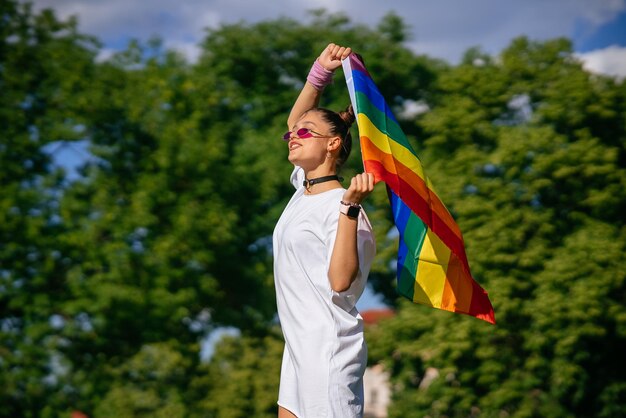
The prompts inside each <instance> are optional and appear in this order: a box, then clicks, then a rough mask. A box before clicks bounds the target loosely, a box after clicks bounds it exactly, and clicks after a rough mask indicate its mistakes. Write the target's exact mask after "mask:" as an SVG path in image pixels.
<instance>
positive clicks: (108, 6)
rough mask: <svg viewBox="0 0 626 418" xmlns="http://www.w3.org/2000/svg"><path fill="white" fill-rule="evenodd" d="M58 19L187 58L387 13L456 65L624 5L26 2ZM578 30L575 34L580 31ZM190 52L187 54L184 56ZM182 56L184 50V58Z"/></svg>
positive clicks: (591, 21) (619, 0)
mask: <svg viewBox="0 0 626 418" xmlns="http://www.w3.org/2000/svg"><path fill="white" fill-rule="evenodd" d="M34 3H35V6H36V7H37V8H42V7H51V8H53V9H55V10H56V11H57V13H58V14H59V15H60V16H61V17H67V16H69V15H71V14H78V15H79V23H80V29H81V30H82V31H83V32H86V33H90V34H94V35H96V36H98V37H99V38H100V39H101V40H103V41H104V42H105V44H106V46H107V47H109V48H111V47H112V48H122V47H123V46H124V45H125V43H126V40H127V39H128V38H130V37H136V38H139V39H143V40H145V39H147V38H149V37H150V36H152V35H154V34H159V35H160V36H161V37H162V38H163V39H164V41H165V44H166V45H182V46H184V47H185V48H186V51H187V52H186V54H189V53H191V54H192V55H193V54H195V52H193V51H192V48H190V47H189V45H197V44H198V43H199V42H200V41H201V40H202V38H203V37H204V36H205V28H207V27H216V26H217V25H219V24H220V23H233V22H237V21H240V20H244V21H247V22H258V21H260V20H266V19H275V18H278V17H281V16H287V17H292V18H295V19H302V18H304V17H305V16H306V12H307V10H310V9H314V8H322V7H323V8H326V9H327V10H329V11H331V12H344V13H346V14H347V15H349V16H350V17H351V18H352V20H353V21H355V22H359V23H365V24H369V25H375V24H377V23H378V22H379V21H380V19H381V17H382V16H384V15H385V14H386V13H388V12H389V11H394V12H395V13H397V14H398V15H400V16H402V17H403V19H404V20H405V22H406V23H407V24H408V25H410V26H411V27H412V31H413V33H414V39H413V40H412V41H411V43H410V46H411V47H412V48H414V50H415V51H416V52H418V53H425V54H428V55H430V56H433V57H439V58H443V59H447V60H449V61H451V62H458V61H459V59H460V58H461V56H462V54H463V52H464V51H465V50H467V49H468V48H469V47H472V46H480V47H481V48H483V49H484V50H485V51H486V52H488V53H490V54H496V53H498V52H499V51H500V50H501V49H502V48H504V47H505V46H506V45H508V43H509V42H510V40H511V39H512V38H514V37H516V36H520V35H527V36H529V37H530V38H532V39H537V40H542V39H548V38H553V37H557V36H567V37H572V36H573V35H574V32H575V30H578V31H583V32H593V31H594V30H595V29H596V28H597V27H598V26H599V25H602V24H604V23H606V22H608V21H610V20H611V19H613V18H614V17H615V16H616V15H617V14H619V13H620V12H622V11H624V10H626V0H594V1H588V0H526V1H506V0H505V1H503V0H471V1H467V0H439V1H436V2H435V1H430V0H396V1H394V2H381V1H378V0H272V1H265V0H263V1H261V0H259V1H250V0H151V1H150V2H142V1H128V0H34ZM581 28H582V29H581ZM190 51H191V52H190ZM184 53H185V52H184Z"/></svg>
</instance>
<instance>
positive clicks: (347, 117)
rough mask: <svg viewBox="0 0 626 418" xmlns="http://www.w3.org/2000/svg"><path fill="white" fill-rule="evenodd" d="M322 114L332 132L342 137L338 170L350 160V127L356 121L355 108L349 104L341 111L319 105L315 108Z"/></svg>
mask: <svg viewBox="0 0 626 418" xmlns="http://www.w3.org/2000/svg"><path fill="white" fill-rule="evenodd" d="M314 110H315V111H316V112H319V113H320V115H322V119H323V120H324V121H325V122H326V123H328V125H329V126H330V134H331V135H337V136H338V137H340V138H341V150H340V151H339V157H338V158H337V171H339V169H340V168H341V166H342V165H343V164H344V163H345V162H346V161H347V160H348V157H349V156H350V151H352V135H351V134H350V127H351V126H352V124H353V123H354V121H355V119H356V118H355V116H354V109H352V105H348V107H346V110H343V111H341V112H333V111H332V110H329V109H325V108H323V107H318V108H316V109H314Z"/></svg>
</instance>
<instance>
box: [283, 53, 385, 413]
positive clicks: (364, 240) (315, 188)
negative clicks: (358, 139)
mask: <svg viewBox="0 0 626 418" xmlns="http://www.w3.org/2000/svg"><path fill="white" fill-rule="evenodd" d="M350 53H351V51H350V48H345V47H342V46H339V45H335V44H330V45H328V47H326V48H325V49H324V51H322V53H321V55H320V56H319V58H318V59H317V60H316V62H315V64H314V65H313V68H312V69H311V72H310V73H309V76H308V77H307V82H306V84H305V86H304V88H303V89H302V92H301V93H300V95H299V96H298V99H297V100H296V102H295V104H294V106H293V109H292V110H291V113H290V115H289V119H288V129H289V132H287V133H286V134H285V136H284V139H285V140H286V141H287V144H288V149H289V161H290V162H291V163H292V164H294V166H295V168H294V171H293V173H292V175H291V181H292V183H293V185H294V186H295V188H296V192H295V193H294V195H293V197H292V198H291V200H290V201H289V203H288V204H287V207H286V208H285V210H284V212H283V213H282V215H281V217H280V219H279V221H278V223H277V224H276V228H275V230H274V239H273V245H274V277H275V283H276V300H277V306H278V315H279V318H280V324H281V327H282V331H283V334H284V337H285V350H284V353H283V362H282V368H281V376H280V390H279V396H278V405H279V409H278V411H279V412H278V416H279V418H283V417H298V418H319V417H335V418H350V417H362V416H363V372H364V371H365V366H366V362H367V347H366V345H365V341H364V338H363V320H362V318H361V316H360V315H359V312H358V311H357V309H356V308H355V304H356V301H357V300H358V298H359V297H360V296H361V294H362V293H363V289H364V288H365V284H366V281H367V275H368V273H369V269H370V265H371V262H372V259H373V258H374V254H375V252H376V246H375V243H374V238H373V235H372V229H371V225H370V223H369V221H368V219H367V217H366V215H365V213H364V211H363V209H362V208H361V206H360V204H361V202H362V201H363V199H365V197H366V196H367V195H368V194H369V193H370V192H371V191H372V190H373V188H374V176H373V175H372V174H368V173H363V174H358V175H356V176H355V177H353V178H352V179H351V181H350V186H349V187H348V189H347V190H346V189H344V188H343V187H342V186H341V183H340V182H339V178H338V177H337V171H338V170H339V168H340V167H341V165H342V164H343V163H344V162H345V161H346V159H347V158H348V155H349V153H350V149H351V145H352V144H351V136H350V126H351V125H352V123H353V122H354V113H353V112H352V108H351V107H348V110H347V111H345V112H341V113H335V112H332V111H329V110H326V109H322V108H319V107H317V106H318V104H319V100H320V96H321V94H322V90H323V88H324V86H325V85H327V84H329V83H330V81H331V79H332V73H333V72H334V71H335V70H336V69H337V68H339V67H340V66H341V60H342V59H344V58H346V57H348V55H349V54H350Z"/></svg>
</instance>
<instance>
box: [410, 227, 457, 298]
mask: <svg viewBox="0 0 626 418" xmlns="http://www.w3.org/2000/svg"><path fill="white" fill-rule="evenodd" d="M449 260H450V249H449V248H448V247H447V246H446V245H445V244H444V243H443V242H442V241H441V240H440V239H439V237H438V236H437V235H436V234H435V233H434V232H433V231H432V230H431V229H429V230H428V232H427V233H426V237H425V239H424V243H423V244H422V251H421V252H420V255H419V262H418V263H417V273H416V276H415V286H416V291H415V292H414V294H415V295H416V296H418V299H422V298H423V297H424V296H426V297H427V298H428V300H427V301H424V300H415V298H414V300H413V302H417V303H427V304H429V305H431V306H435V307H440V306H441V298H442V296H443V289H444V286H445V283H446V274H447V270H448V261H449ZM418 287H419V289H418ZM420 289H421V290H420Z"/></svg>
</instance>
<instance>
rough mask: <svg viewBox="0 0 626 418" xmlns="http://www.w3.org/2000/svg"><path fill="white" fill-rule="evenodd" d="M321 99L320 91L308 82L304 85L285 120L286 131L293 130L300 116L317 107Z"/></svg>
mask: <svg viewBox="0 0 626 418" xmlns="http://www.w3.org/2000/svg"><path fill="white" fill-rule="evenodd" d="M321 97H322V90H317V89H316V88H315V87H313V85H312V84H311V83H309V82H308V81H307V82H306V83H304V87H303V88H302V91H301V92H300V95H299V96H298V98H297V99H296V102H295V103H294V104H293V107H292V108H291V112H290V113H289V118H287V129H291V128H293V126H294V125H295V124H296V122H297V121H298V119H300V116H302V114H303V113H304V112H306V111H307V110H309V109H313V108H315V107H318V105H319V103H320V98H321Z"/></svg>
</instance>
